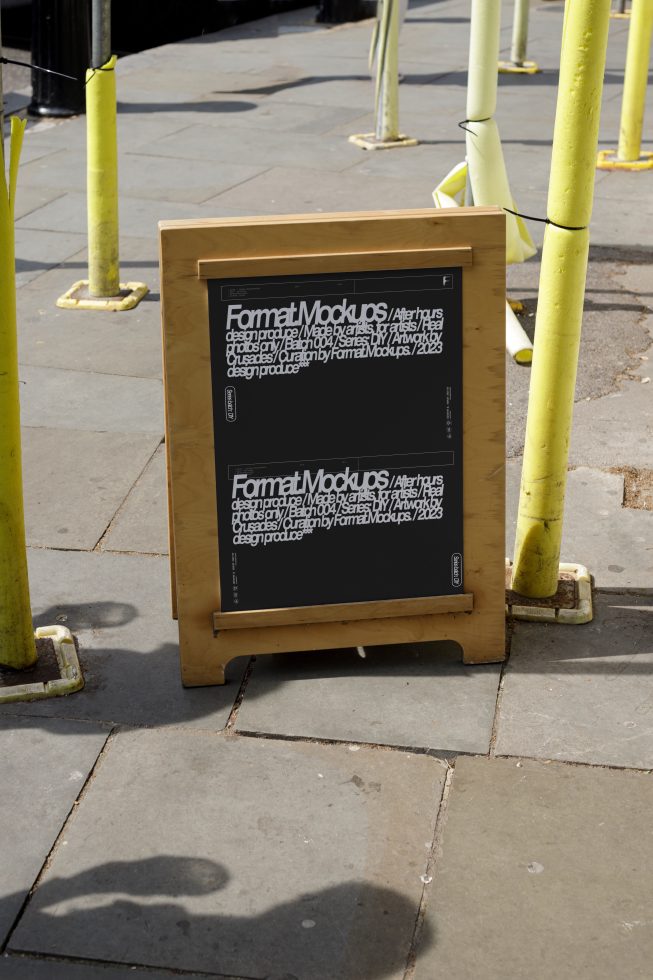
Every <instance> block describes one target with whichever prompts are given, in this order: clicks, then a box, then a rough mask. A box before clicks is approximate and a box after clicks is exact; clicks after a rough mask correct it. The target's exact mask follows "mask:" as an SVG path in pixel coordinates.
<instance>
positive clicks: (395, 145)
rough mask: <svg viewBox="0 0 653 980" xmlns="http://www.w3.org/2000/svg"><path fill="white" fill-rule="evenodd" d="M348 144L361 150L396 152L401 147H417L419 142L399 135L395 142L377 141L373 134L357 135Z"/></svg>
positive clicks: (401, 134)
mask: <svg viewBox="0 0 653 980" xmlns="http://www.w3.org/2000/svg"><path fill="white" fill-rule="evenodd" d="M349 142H350V143H353V144H354V146H359V147H360V148H361V150H397V149H400V148H401V147H402V146H417V144H418V143H419V140H416V139H413V137H412V136H404V135H403V133H400V134H399V136H397V139H396V140H379V139H377V138H376V136H375V135H374V133H357V134H355V135H354V136H350V137H349Z"/></svg>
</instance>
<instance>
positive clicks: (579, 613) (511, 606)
mask: <svg viewBox="0 0 653 980" xmlns="http://www.w3.org/2000/svg"><path fill="white" fill-rule="evenodd" d="M511 578H512V562H511V561H510V559H509V558H506V616H509V617H511V618H512V619H519V620H524V621H526V622H529V623H561V624H566V625H569V626H581V625H582V624H583V623H591V621H592V619H593V617H594V611H593V608H592V580H591V577H590V574H589V572H588V570H587V569H586V568H585V566H584V565H578V564H576V563H575V562H561V563H560V571H559V578H558V590H557V592H556V593H555V595H553V596H550V597H549V598H546V599H530V598H529V597H528V596H523V595H520V594H519V593H517V592H513V590H512V589H511V588H510V582H511Z"/></svg>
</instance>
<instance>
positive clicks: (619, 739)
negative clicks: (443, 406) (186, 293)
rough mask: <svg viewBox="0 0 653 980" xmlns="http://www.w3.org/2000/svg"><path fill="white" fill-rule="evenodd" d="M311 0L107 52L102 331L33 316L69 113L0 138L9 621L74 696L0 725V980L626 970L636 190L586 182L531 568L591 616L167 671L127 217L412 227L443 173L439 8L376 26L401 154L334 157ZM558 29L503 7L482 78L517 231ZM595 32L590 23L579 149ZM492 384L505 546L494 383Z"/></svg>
mask: <svg viewBox="0 0 653 980" xmlns="http://www.w3.org/2000/svg"><path fill="white" fill-rule="evenodd" d="M313 13H314V11H313V10H312V9H306V10H304V11H298V12H295V13H291V14H286V15H283V16H281V17H278V18H270V19H268V20H265V21H259V22H256V23H253V24H249V25H245V26H242V27H239V28H234V29H231V30H228V31H224V32H222V33H220V34H218V35H211V36H206V37H202V38H200V39H196V40H193V41H187V42H183V43H179V44H175V45H169V46H167V47H164V48H159V49H156V50H152V51H146V52H143V53H141V54H139V55H135V56H132V57H129V58H125V59H124V60H123V61H122V62H121V63H120V65H119V72H118V93H119V102H120V116H119V143H120V146H119V150H120V180H121V267H122V273H123V278H128V279H132V280H142V281H144V282H147V283H148V284H149V286H150V289H151V292H150V294H149V296H148V297H147V299H146V300H145V301H144V302H142V303H141V304H140V306H139V307H138V308H137V309H136V310H134V311H132V312H130V313H122V314H101V313H87V312H79V311H74V312H68V311H62V310H58V309H57V308H56V307H55V306H54V303H55V300H56V298H57V297H58V296H59V295H60V294H61V293H63V292H64V291H65V290H66V289H67V288H68V287H69V286H70V285H71V284H72V282H73V281H75V280H76V279H79V278H82V277H83V275H84V271H85V268H86V252H85V240H86V210H85V178H84V140H85V120H84V119H83V118H80V119H73V120H68V121H65V122H61V123H52V122H40V123H37V124H31V125H30V127H29V129H28V132H27V134H26V138H25V146H24V154H23V160H22V165H21V174H20V186H19V193H18V202H17V215H18V221H17V275H18V283H19V290H18V314H19V329H20V362H21V380H22V382H23V384H22V385H21V394H22V419H23V425H24V430H23V447H24V468H25V498H26V509H27V525H28V526H27V531H28V538H29V546H30V555H29V560H30V576H31V592H32V607H33V612H34V617H35V622H36V624H37V625H46V624H51V623H56V622H63V623H65V624H66V625H67V626H69V627H70V628H71V629H72V630H73V631H74V633H75V634H76V635H77V636H78V638H79V643H80V659H81V662H82V665H83V669H84V674H85V678H86V687H85V689H84V690H83V691H82V692H80V693H78V694H75V695H72V696H70V697H68V698H62V699H58V700H52V701H46V702H36V703H32V704H22V705H13V706H4V707H3V708H2V710H1V716H0V774H1V775H0V778H1V780H2V781H1V783H0V785H1V786H2V790H3V792H2V800H1V803H0V809H1V810H2V814H3V828H4V831H3V835H2V842H1V843H0V862H1V863H0V867H2V872H3V873H2V876H1V884H0V895H1V897H0V943H1V944H2V954H1V955H0V977H2V978H3V980H4V978H5V977H6V978H7V980H31V978H36V980H40V978H43V980H68V978H72V980H86V978H91V980H93V978H103V980H126V978H127V977H142V978H143V980H145V978H156V980H163V978H167V977H170V978H171V977H173V976H179V975H181V976H188V977H195V976H211V977H222V978H231V980H238V978H240V980H243V978H248V980H263V978H268V980H273V978H276V980H284V978H285V980H292V978H298V980H381V978H392V980H395V978H396V980H401V978H404V980H433V978H435V977H445V978H447V980H472V978H473V980H479V978H480V980H486V978H487V980H493V978H497V980H522V978H525V977H529V978H530V977H533V978H536V980H540V978H542V980H545V978H551V980H553V978H556V980H567V978H569V980H571V978H574V980H578V978H580V980H618V978H619V980H620V978H635V977H641V978H649V977H650V976H651V962H652V961H653V885H652V884H651V881H652V876H651V870H650V869H651V865H652V862H653V829H652V824H651V819H650V814H651V810H652V808H653V780H652V776H651V770H653V632H652V630H651V625H652V624H653V576H652V574H651V568H652V565H653V562H652V541H653V535H652V533H651V513H650V510H651V506H652V502H651V493H652V491H651V485H650V472H651V470H653V448H652V447H653V440H652V439H651V435H652V425H651V422H652V414H653V411H652V404H653V400H652V395H651V390H652V389H653V384H650V383H649V378H650V377H651V375H652V362H651V360H649V358H650V357H652V356H653V354H652V353H651V343H652V340H651V327H652V325H653V316H652V314H651V295H652V294H653V272H652V268H651V265H652V261H653V260H652V258H651V256H652V253H651V249H650V241H651V233H650V229H651V227H652V226H653V175H651V174H648V175H647V174H642V175H633V174H627V173H599V174H597V183H596V199H595V209H594V218H593V222H592V228H593V232H592V242H593V244H592V256H591V259H592V261H591V264H590V271H589V276H588V288H587V298H586V315H585V320H584V334H583V342H582V348H581V358H580V365H579V377H578V389H577V396H576V397H577V404H576V411H575V422H574V432H573V438H572V445H571V458H570V465H571V468H572V469H571V473H570V478H569V491H568V497H567V516H566V529H565V538H564V541H563V554H562V558H563V560H573V561H578V562H581V563H583V564H586V565H588V567H589V568H590V571H591V572H592V573H593V575H594V576H595V580H596V587H597V592H596V615H595V619H594V621H593V622H592V623H591V624H589V625H587V626H583V627H561V626H556V625H551V626H545V625H539V624H523V623H519V624H517V625H516V629H515V634H514V637H513V641H512V652H511V656H510V659H509V661H508V662H507V664H506V665H504V666H500V665H495V666H482V667H465V666H463V665H462V664H461V663H460V658H459V652H458V650H457V648H455V647H454V646H452V645H450V644H435V643H431V644H422V645H416V646H413V647H408V648H406V647H404V648H401V647H396V646H394V647H393V646H388V647H380V648H375V649H370V650H368V656H367V658H366V659H365V660H362V659H361V658H360V657H358V656H357V654H356V653H355V651H349V650H345V651H338V652H335V653H321V654H311V655H306V654H301V655H290V654H289V655H285V656H276V657H264V658H261V657H259V658H258V659H257V660H256V661H253V660H251V661H250V660H248V659H247V658H242V659H241V660H237V661H234V662H233V663H232V664H231V665H230V667H229V671H228V684H227V685H226V686H225V687H223V688H211V689H194V690H184V689H183V688H182V687H181V685H180V683H179V672H178V656H177V630H176V625H175V624H174V622H173V621H172V620H171V618H170V605H169V591H168V559H167V554H166V552H167V540H166V514H165V474H164V453H163V447H162V439H163V417H162V392H161V360H160V322H159V315H160V314H159V303H158V300H159V294H158V257H157V222H158V221H159V220H160V219H164V218H193V217H207V216H220V215H246V214H258V213H263V214H266V213H270V214H272V213H283V212H293V211H294V212H301V211H327V210H346V209H357V210H359V209H367V208H369V209H376V208H395V207H396V208H399V207H401V208H405V207H423V206H428V205H429V204H430V201H431V198H430V194H431V191H432V189H433V187H434V186H435V184H436V183H437V181H438V180H439V179H440V178H441V177H442V176H444V174H445V173H446V172H447V171H448V170H449V169H450V168H451V167H452V166H453V165H454V164H455V163H457V162H459V161H460V160H461V159H462V156H463V153H464V141H463V135H464V134H462V133H461V131H460V130H459V129H458V128H457V125H456V123H457V121H458V120H460V119H462V118H464V115H465V111H464V109H465V81H466V62H467V44H468V30H469V23H468V17H469V5H468V4H467V3H465V2H463V0H441V2H431V3H426V4H415V5H411V7H410V9H409V12H408V15H407V20H406V23H405V25H404V28H403V32H402V41H401V71H402V73H403V83H402V86H401V109H400V116H401V124H402V129H403V130H404V131H405V132H407V133H409V134H410V135H412V136H416V137H418V138H419V139H420V145H419V146H418V147H416V148H415V149H411V150H402V151H398V152H397V153H396V154H395V153H376V154H368V155H366V154H365V153H364V152H363V151H360V150H358V149H356V148H355V147H353V146H352V145H350V144H348V142H347V140H346V137H347V135H349V134H350V133H355V132H362V131H366V130H369V129H370V128H371V126H372V123H371V112H370V110H371V104H372V97H373V96H372V85H371V82H370V79H369V76H368V74H367V69H366V59H367V46H368V43H369V37H370V29H371V24H370V22H366V23H362V24H355V25H344V26H341V27H337V28H333V29H328V28H324V27H319V26H316V25H315V24H314V23H313ZM505 20H506V22H505V25H504V28H503V39H504V48H505V50H506V51H507V48H508V45H509V39H510V23H509V16H508V14H506V18H505ZM561 27H562V3H560V2H556V0H553V2H551V0H547V2H540V3H538V2H535V3H534V4H533V5H532V18H531V31H530V41H529V55H530V56H531V57H533V58H535V59H536V60H537V61H538V62H539V63H540V65H541V67H542V68H543V71H542V73H541V74H540V75H536V76H533V77H519V76H501V77H500V90H499V107H498V112H497V118H498V121H499V125H500V130H501V134H502V138H503V143H504V149H505V154H506V159H507V163H508V168H509V173H510V179H511V184H512V188H513V192H514V195H515V197H516V200H517V203H518V205H519V207H520V208H521V209H522V210H523V211H525V212H526V213H528V214H536V215H538V214H540V215H544V214H545V205H546V190H547V179H548V166H549V155H550V145H551V136H552V125H553V118H554V110H555V97H556V83H557V71H556V65H557V62H558V58H559V46H560V36H561ZM627 29H628V23H627V21H623V20H621V21H619V20H615V21H612V22H611V27H610V43H609V51H608V65H607V71H606V79H605V90H604V100H603V114H602V124H601V144H602V146H614V144H615V142H616V139H617V135H618V126H619V113H620V101H621V92H622V85H623V65H624V56H625V45H626V39H627ZM647 113H648V114H647V117H646V126H647V129H646V132H648V133H650V131H651V121H652V120H653V105H651V104H649V106H648V109H647ZM645 146H646V147H647V148H651V141H650V140H648V141H645ZM541 228H542V226H541V225H534V226H533V229H532V230H533V234H534V237H535V238H536V240H537V241H538V242H541V235H542V232H541ZM538 274H539V259H538V258H535V259H534V260H532V261H530V262H528V263H526V264H525V265H523V266H520V267H513V268H511V269H509V272H508V280H509V291H510V294H511V295H512V296H515V297H519V298H521V299H523V300H524V301H525V303H526V312H525V314H524V316H523V321H524V324H525V326H526V328H527V329H528V330H531V329H532V325H533V323H534V317H533V313H534V310H535V306H536V298H537V284H538ZM507 373H508V385H509V394H508V438H507V456H508V471H507V472H508V498H507V505H508V506H507V540H506V554H508V555H510V554H511V553H512V542H513V536H514V522H515V515H516V504H517V494H518V484H519V472H520V456H521V452H522V448H523V433H524V420H525V410H526V403H527V393H528V377H529V371H528V369H525V368H519V367H517V366H516V365H514V364H512V363H510V362H509V363H508V364H507ZM647 480H648V483H647ZM647 486H648V490H647Z"/></svg>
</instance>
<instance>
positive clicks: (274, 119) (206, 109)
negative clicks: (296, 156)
mask: <svg viewBox="0 0 653 980" xmlns="http://www.w3.org/2000/svg"><path fill="white" fill-rule="evenodd" d="M214 110H215V102H214V101H211V100H210V99H204V100H201V101H198V102H197V103H194V104H193V105H192V106H189V107H188V110H187V111H186V112H185V113H179V114H178V116H177V118H178V119H179V120H181V121H182V122H183V121H184V120H185V121H186V125H188V126H190V125H193V124H201V125H206V126H219V127H220V128H221V129H224V126H225V122H224V119H225V115H224V114H221V113H216V112H215V111H214ZM360 111H361V110H360V107H358V108H357V107H355V106H352V107H346V106H314V105H299V104H295V103H292V104H286V103H284V102H274V101H272V100H270V99H265V100H263V101H262V102H261V103H255V102H251V103H245V108H243V109H242V110H240V111H237V112H231V113H229V114H228V118H229V129H232V128H234V129H236V128H239V127H241V126H245V127H246V128H248V129H266V130H267V129H273V130H275V131H285V132H288V133H293V132H297V133H313V134H315V135H319V134H320V133H327V132H328V131H329V130H330V129H332V128H333V127H334V126H337V125H338V124H340V123H343V122H344V121H345V120H346V119H347V118H351V119H354V118H355V117H356V116H357V115H360Z"/></svg>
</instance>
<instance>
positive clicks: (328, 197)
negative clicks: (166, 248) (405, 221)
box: [207, 150, 433, 213]
mask: <svg viewBox="0 0 653 980" xmlns="http://www.w3.org/2000/svg"><path fill="white" fill-rule="evenodd" d="M396 152H397V153H403V152H406V153H408V152H409V151H408V150H397V151H396ZM432 191H433V180H432V179H430V178H428V177H423V178H421V179H418V178H414V179H412V180H411V181H410V182H409V183H407V182H406V181H405V180H400V179H398V178H397V179H395V178H390V177H378V178H377V179H375V180H373V181H371V180H369V179H368V178H367V177H365V176H364V175H360V174H354V173H350V172H348V171H345V172H344V173H341V174H333V173H326V172H324V171H319V170H310V169H308V168H305V169H304V168H300V167H297V168H290V167H273V168H272V169H271V170H268V171H267V172H266V173H264V174H261V176H260V177H254V178H253V179H252V180H248V181H247V182H246V183H244V184H240V185H239V186H238V187H233V188H232V189H231V190H229V191H225V192H224V194H221V195H220V196H219V197H217V198H214V199H213V200H211V201H209V202H208V204H207V206H209V207H213V205H214V204H219V205H226V206H227V207H243V206H244V205H245V204H248V205H249V206H250V207H251V208H252V210H253V211H256V210H258V209H259V208H262V209H264V210H266V211H268V212H270V211H271V210H272V209H276V211H277V212H278V213H292V212H297V213H301V212H304V211H306V212H308V211H347V210H350V209H351V207H352V204H353V203H354V202H356V207H357V209H359V210H367V209H374V208H388V209H390V208H402V207H403V208H411V207H413V208H419V207H428V206H429V204H431V203H432V201H433V198H432V197H431V193H432Z"/></svg>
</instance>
